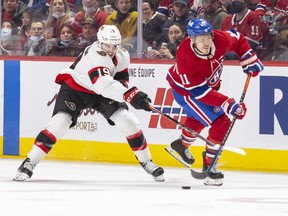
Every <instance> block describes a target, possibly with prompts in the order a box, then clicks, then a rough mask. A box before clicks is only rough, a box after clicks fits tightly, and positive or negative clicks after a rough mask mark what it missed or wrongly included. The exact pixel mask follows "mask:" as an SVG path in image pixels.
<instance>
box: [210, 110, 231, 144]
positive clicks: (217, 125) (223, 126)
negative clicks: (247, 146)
mask: <svg viewBox="0 0 288 216" xmlns="http://www.w3.org/2000/svg"><path fill="white" fill-rule="evenodd" d="M230 124H231V121H230V119H229V118H228V116H227V115H221V116H220V117H219V118H217V119H216V120H215V121H214V122H213V123H212V124H211V128H210V130H209V136H210V137H211V138H212V139H213V140H215V141H219V142H220V143H221V142H222V140H223V139H224V136H225V134H226V132H227V130H228V128H229V126H230Z"/></svg>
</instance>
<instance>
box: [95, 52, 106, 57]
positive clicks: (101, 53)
mask: <svg viewBox="0 0 288 216" xmlns="http://www.w3.org/2000/svg"><path fill="white" fill-rule="evenodd" d="M97 53H98V54H99V55H101V56H106V55H107V53H106V52H104V51H97Z"/></svg>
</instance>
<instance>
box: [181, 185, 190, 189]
mask: <svg viewBox="0 0 288 216" xmlns="http://www.w3.org/2000/svg"><path fill="white" fill-rule="evenodd" d="M182 189H183V190H189V189H191V187H190V186H182Z"/></svg>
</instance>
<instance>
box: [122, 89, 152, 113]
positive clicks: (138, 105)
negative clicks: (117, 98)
mask: <svg viewBox="0 0 288 216" xmlns="http://www.w3.org/2000/svg"><path fill="white" fill-rule="evenodd" d="M124 100H125V101H127V102H128V103H130V104H131V105H132V106H133V107H134V108H135V109H143V110H146V111H151V110H150V108H149V103H151V99H150V98H149V97H148V95H147V94H146V93H144V92H142V91H140V90H139V89H138V88H136V87H132V88H131V89H129V90H128V91H126V92H125V93H124Z"/></svg>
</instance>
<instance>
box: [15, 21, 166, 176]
mask: <svg viewBox="0 0 288 216" xmlns="http://www.w3.org/2000/svg"><path fill="white" fill-rule="evenodd" d="M97 38H98V39H97V41H95V42H94V43H93V44H92V45H91V46H88V47H87V48H86V49H85V50H84V51H83V53H82V54H80V55H79V56H78V58H77V59H76V61H75V62H74V63H73V64H72V65H71V66H70V67H69V68H66V69H64V70H63V71H62V72H61V73H59V74H58V75H57V77H56V81H55V82H56V83H58V84H60V85H61V88H60V90H59V93H58V97H57V100H56V103H55V107H54V111H53V116H52V118H51V119H50V121H49V122H48V123H47V125H46V127H45V129H44V130H42V131H41V132H40V133H39V134H38V136H37V137H36V139H35V141H34V145H33V147H32V149H31V151H30V152H29V153H28V155H27V158H26V159H25V160H24V161H23V163H22V164H21V166H20V167H19V168H18V170H17V175H16V176H15V177H14V180H15V181H24V180H26V179H27V178H30V177H31V176H32V174H33V171H34V168H35V166H36V165H37V164H38V163H39V162H40V161H41V159H43V158H44V157H45V155H46V154H48V152H49V151H50V150H51V149H52V147H53V146H54V144H55V143H56V141H57V140H58V139H60V138H61V137H63V136H64V135H65V134H66V132H67V131H68V130H69V128H70V127H73V126H74V125H75V124H76V122H77V117H78V115H79V113H80V112H81V111H82V110H83V109H85V108H92V109H95V110H96V111H98V112H99V113H100V114H102V115H103V116H104V117H105V118H106V120H107V121H108V122H109V124H111V125H115V126H116V127H117V128H118V129H119V130H121V132H122V133H123V134H124V135H125V137H126V139H127V141H128V143H129V145H130V147H131V149H132V151H133V152H134V154H135V156H136V158H137V159H138V161H139V162H140V165H141V166H142V167H143V168H144V170H145V171H146V172H147V173H149V174H151V175H152V176H153V177H154V179H155V181H164V177H163V173H164V170H163V168H161V167H159V166H157V165H156V164H155V163H154V162H153V161H152V159H151V155H150V151H149V148H148V145H147V142H146V139H145V137H144V135H143V132H142V130H141V129H140V127H139V122H138V120H137V118H136V117H135V115H134V114H132V113H131V112H130V111H129V110H128V106H127V104H126V103H125V102H128V103H130V104H131V105H132V106H133V107H134V108H135V109H143V110H146V111H150V109H149V108H148V104H149V102H151V100H150V98H149V97H148V95H147V94H145V93H144V92H142V91H140V90H139V89H137V87H129V84H128V81H129V75H128V65H129V64H130V57H129V53H128V52H127V51H126V50H125V49H123V48H122V47H121V46H120V44H121V35H120V32H119V30H118V29H117V28H116V26H114V25H103V26H102V27H100V29H99V31H98V34H97Z"/></svg>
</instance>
